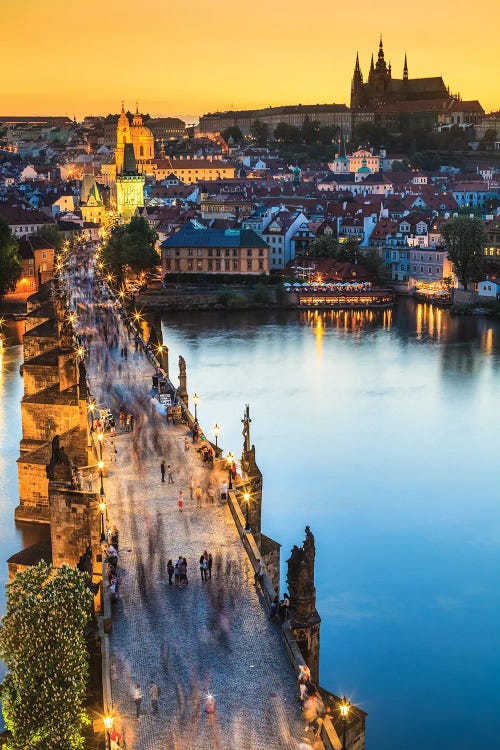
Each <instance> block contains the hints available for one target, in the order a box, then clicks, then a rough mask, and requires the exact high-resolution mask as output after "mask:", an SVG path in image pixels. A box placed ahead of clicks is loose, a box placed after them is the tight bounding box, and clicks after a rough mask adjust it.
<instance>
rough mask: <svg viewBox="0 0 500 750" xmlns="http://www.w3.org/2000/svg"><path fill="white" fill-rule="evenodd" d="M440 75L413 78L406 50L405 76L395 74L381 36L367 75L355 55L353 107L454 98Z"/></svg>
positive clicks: (370, 107) (371, 106)
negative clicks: (393, 74) (362, 70)
mask: <svg viewBox="0 0 500 750" xmlns="http://www.w3.org/2000/svg"><path fill="white" fill-rule="evenodd" d="M453 98H454V97H452V96H451V95H450V93H449V91H448V89H447V88H446V86H445V84H444V81H443V79H442V78H441V76H436V77H432V78H410V77H409V74H408V62H407V58H406V54H405V61H404V67H403V77H402V78H393V77H392V68H391V64H390V63H389V64H387V62H386V60H385V53H384V45H383V42H382V37H380V43H379V49H378V55H377V62H376V63H374V59H373V55H372V59H371V64H370V70H369V73H368V78H367V79H366V80H365V79H364V77H363V73H362V72H361V67H360V64H359V55H356V64H355V66H354V74H353V77H352V85H351V109H363V108H365V109H374V108H376V107H379V106H380V105H383V104H392V103H395V102H407V101H424V100H430V99H432V100H435V99H438V100H439V99H441V100H449V99H453Z"/></svg>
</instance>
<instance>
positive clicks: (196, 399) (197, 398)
mask: <svg viewBox="0 0 500 750" xmlns="http://www.w3.org/2000/svg"><path fill="white" fill-rule="evenodd" d="M199 400H200V397H199V396H198V394H197V393H195V394H194V396H193V404H194V421H195V422H197V421H198V401H199Z"/></svg>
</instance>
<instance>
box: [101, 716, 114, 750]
mask: <svg viewBox="0 0 500 750" xmlns="http://www.w3.org/2000/svg"><path fill="white" fill-rule="evenodd" d="M103 722H104V730H105V732H106V750H111V737H110V732H111V730H112V729H113V717H112V716H105V717H104V719H103Z"/></svg>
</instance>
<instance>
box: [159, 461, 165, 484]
mask: <svg viewBox="0 0 500 750" xmlns="http://www.w3.org/2000/svg"><path fill="white" fill-rule="evenodd" d="M160 472H161V481H162V482H164V481H165V461H162V462H161V464H160Z"/></svg>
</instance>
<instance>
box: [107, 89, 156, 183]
mask: <svg viewBox="0 0 500 750" xmlns="http://www.w3.org/2000/svg"><path fill="white" fill-rule="evenodd" d="M127 143H131V144H132V145H133V147H134V156H135V161H136V164H137V169H138V171H139V172H144V174H147V175H152V174H153V159H154V155H155V150H154V136H153V133H152V132H151V131H150V130H149V128H146V127H145V125H144V124H143V121H142V115H141V114H139V108H138V107H137V106H136V111H135V115H134V119H133V120H132V125H131V124H130V122H129V119H128V117H127V114H126V113H125V108H124V104H123V102H122V109H121V112H120V117H119V118H118V123H117V125H116V150H115V175H117V174H120V172H121V171H122V169H123V160H124V150H125V144H127ZM107 166H108V167H109V166H111V165H107ZM107 171H108V170H107Z"/></svg>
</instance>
